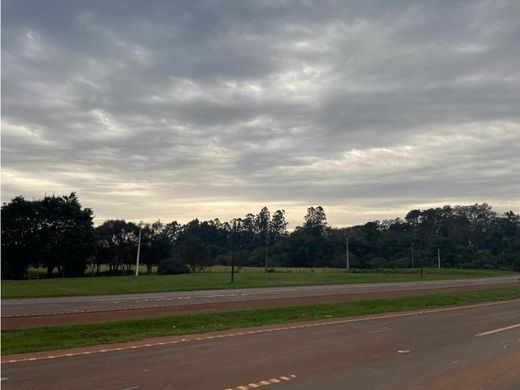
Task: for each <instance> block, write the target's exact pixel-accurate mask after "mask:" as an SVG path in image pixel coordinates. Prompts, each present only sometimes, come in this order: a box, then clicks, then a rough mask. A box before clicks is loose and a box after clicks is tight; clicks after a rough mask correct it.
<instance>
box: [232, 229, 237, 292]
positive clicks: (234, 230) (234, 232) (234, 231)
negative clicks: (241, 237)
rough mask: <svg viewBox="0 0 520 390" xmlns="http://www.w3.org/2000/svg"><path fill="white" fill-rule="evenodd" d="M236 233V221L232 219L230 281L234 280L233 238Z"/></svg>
mask: <svg viewBox="0 0 520 390" xmlns="http://www.w3.org/2000/svg"><path fill="white" fill-rule="evenodd" d="M236 233H237V223H236V221H233V241H232V244H231V283H233V282H234V281H235V238H236Z"/></svg>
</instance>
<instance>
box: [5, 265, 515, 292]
mask: <svg viewBox="0 0 520 390" xmlns="http://www.w3.org/2000/svg"><path fill="white" fill-rule="evenodd" d="M508 275H513V273H510V272H506V271H494V270H467V269H449V268H445V269H440V270H439V269H436V268H426V269H425V270H424V279H423V280H446V279H464V278H478V277H492V276H508ZM417 280H421V278H420V274H419V270H417V269H416V270H410V269H399V270H381V271H379V272H373V271H372V272H370V271H367V272H345V271H344V270H341V269H327V268H324V269H321V268H320V269H309V268H307V269H300V268H279V269H276V272H273V273H264V272H263V269H262V268H242V269H240V272H239V273H238V274H236V275H235V282H234V283H231V282H230V274H229V267H227V268H225V267H222V266H221V267H214V268H213V269H211V270H210V271H206V272H197V273H193V274H186V275H164V276H161V275H141V276H139V277H135V276H112V277H108V276H104V277H84V278H56V279H37V280H4V281H2V298H4V299H5V298H22V297H52V296H76V295H97V294H123V293H142V292H160V291H181V290H185V291H188V290H205V289H228V288H247V287H273V286H302V285H319V284H341V283H377V282H402V281H417Z"/></svg>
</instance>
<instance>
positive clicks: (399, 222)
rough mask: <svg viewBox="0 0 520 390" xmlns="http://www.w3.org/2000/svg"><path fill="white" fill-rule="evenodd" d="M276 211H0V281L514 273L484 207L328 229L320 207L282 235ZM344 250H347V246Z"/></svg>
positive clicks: (26, 204) (514, 232)
mask: <svg viewBox="0 0 520 390" xmlns="http://www.w3.org/2000/svg"><path fill="white" fill-rule="evenodd" d="M287 227H288V223H287V221H286V219H285V212H284V210H276V211H274V212H270V211H269V210H268V209H267V207H264V208H262V209H261V210H260V212H258V213H257V214H251V213H250V214H247V215H245V216H244V217H241V218H235V219H233V220H231V221H226V222H222V221H220V220H218V219H214V220H210V221H199V220H198V219H194V220H192V221H190V222H188V223H186V224H180V223H178V222H176V221H173V222H170V223H161V222H159V221H157V222H155V223H152V224H139V225H138V224H135V223H133V222H127V221H125V220H109V221H106V222H104V223H103V224H102V225H99V226H96V227H95V226H94V224H93V212H92V210H90V209H88V208H82V206H81V204H80V203H79V200H78V197H77V196H76V194H74V193H72V194H70V195H69V196H60V197H58V196H47V197H45V198H43V199H41V200H31V201H29V200H26V199H24V198H23V197H21V196H19V197H16V198H14V199H12V200H11V201H10V202H9V203H5V204H4V205H3V206H2V278H15V279H16V278H24V277H26V275H27V272H28V269H29V267H45V268H46V269H47V276H48V277H53V276H58V275H59V276H81V275H84V274H85V273H88V274H92V275H96V274H103V273H104V274H113V275H121V274H128V273H130V272H132V267H135V262H136V255H137V250H138V242H139V237H141V245H140V250H139V252H140V261H141V264H145V265H146V266H147V269H148V272H152V268H153V267H154V266H155V265H158V266H159V267H158V269H159V272H160V273H183V272H192V271H197V270H202V269H204V268H205V267H208V266H211V265H214V264H230V262H231V258H232V256H234V259H235V262H236V264H237V265H240V266H263V267H265V268H266V271H269V270H270V269H271V267H275V266H291V267H346V259H347V248H348V259H349V264H350V267H351V268H398V267H407V268H409V267H419V266H432V265H436V264H437V256H438V254H439V253H440V255H441V260H442V266H443V267H459V268H501V269H514V270H520V215H518V214H515V213H514V212H512V211H508V212H506V213H503V214H499V213H497V212H495V211H494V210H493V208H492V207H491V206H490V205H488V204H486V203H483V204H474V205H470V206H444V207H438V208H430V209H427V210H411V211H410V212H408V213H407V214H406V216H404V219H401V218H396V219H391V220H384V221H371V222H367V223H365V224H364V225H358V226H351V227H347V228H334V227H332V226H329V225H328V223H327V217H326V214H325V211H324V209H323V208H322V207H321V206H317V207H309V208H308V209H307V214H306V215H305V216H304V222H303V224H302V225H301V226H297V227H296V228H295V229H293V230H292V231H291V232H289V231H288V229H287ZM347 243H348V244H347Z"/></svg>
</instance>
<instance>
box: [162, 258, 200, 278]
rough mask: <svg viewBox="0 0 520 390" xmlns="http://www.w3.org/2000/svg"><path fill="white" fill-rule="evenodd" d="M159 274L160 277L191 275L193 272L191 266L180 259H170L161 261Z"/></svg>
mask: <svg viewBox="0 0 520 390" xmlns="http://www.w3.org/2000/svg"><path fill="white" fill-rule="evenodd" d="M157 272H158V273H159V274H160V275H179V274H191V273H192V272H193V270H192V268H191V266H190V265H189V264H184V263H182V262H181V261H179V260H178V259H174V258H168V259H163V260H159V267H158V270H157Z"/></svg>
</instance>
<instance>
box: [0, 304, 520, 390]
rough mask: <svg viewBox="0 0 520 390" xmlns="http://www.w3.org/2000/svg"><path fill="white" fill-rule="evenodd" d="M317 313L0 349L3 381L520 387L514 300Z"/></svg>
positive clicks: (117, 389) (68, 385)
mask: <svg viewBox="0 0 520 390" xmlns="http://www.w3.org/2000/svg"><path fill="white" fill-rule="evenodd" d="M324 321H325V322H324ZM324 321H321V322H313V323H300V324H287V325H278V326H275V327H273V326H271V327H260V328H250V329H245V330H241V331H237V330H234V331H228V332H222V333H213V334H209V335H208V334H207V335H194V336H184V337H185V338H184V339H181V337H173V338H170V339H167V338H160V339H148V340H145V341H141V342H135V343H134V344H131V343H130V344H126V345H120V346H119V347H118V346H117V345H115V346H98V347H90V348H87V349H84V350H73V351H62V352H50V353H39V354H32V355H25V356H16V355H15V356H3V357H2V360H3V361H4V363H3V365H2V388H3V389H6V390H9V389H12V390H15V389H53V390H59V389H75V390H82V389H88V390H91V389H106V390H123V389H124V390H137V389H138V390H143V389H154V390H156V389H186V390H190V389H217V390H226V389H232V390H246V389H247V390H249V389H256V388H259V387H260V388H264V387H269V388H272V389H273V390H276V389H280V390H283V389H329V388H331V389H349V388H351V389H361V390H362V389H433V390H435V389H439V390H440V389H458V390H462V389H494V390H506V389H518V388H520V363H519V362H520V300H516V301H513V302H502V303H491V304H490V303H488V304H481V305H476V306H472V307H464V308H442V309H434V310H431V311H422V312H413V313H393V314H383V315H379V316H372V317H365V318H357V319H352V318H351V319H330V320H324ZM115 348H118V349H119V350H116V349H115ZM82 351H83V352H82ZM67 352H69V356H66V355H65V354H66V353H67ZM28 359H36V360H33V361H30V360H28ZM8 361H11V363H9V362H8Z"/></svg>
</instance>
